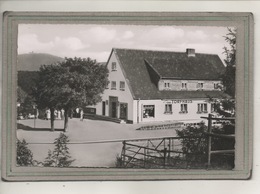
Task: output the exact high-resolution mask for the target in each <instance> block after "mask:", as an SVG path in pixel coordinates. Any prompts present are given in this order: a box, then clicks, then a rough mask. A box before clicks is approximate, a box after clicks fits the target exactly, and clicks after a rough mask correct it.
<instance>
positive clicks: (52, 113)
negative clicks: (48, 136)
mask: <svg viewBox="0 0 260 194" xmlns="http://www.w3.org/2000/svg"><path fill="white" fill-rule="evenodd" d="M50 111H51V131H54V108H50Z"/></svg>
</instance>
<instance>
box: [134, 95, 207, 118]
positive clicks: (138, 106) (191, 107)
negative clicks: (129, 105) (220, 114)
mask: <svg viewBox="0 0 260 194" xmlns="http://www.w3.org/2000/svg"><path fill="white" fill-rule="evenodd" d="M199 103H207V110H208V112H207V113H200V114H198V113H197V111H198V104H199ZM165 104H172V114H165ZM181 104H183V102H181V101H179V100H139V101H138V100H135V101H134V105H133V106H134V114H133V115H134V120H133V122H134V123H137V116H138V115H139V122H140V123H143V122H144V123H145V122H159V121H184V122H200V121H201V120H203V119H201V118H200V117H207V116H208V114H209V113H211V104H210V103H208V101H206V100H204V99H195V100H192V99H187V103H186V104H187V106H188V113H180V111H181ZM144 105H154V106H155V116H154V117H150V118H143V106H144Z"/></svg>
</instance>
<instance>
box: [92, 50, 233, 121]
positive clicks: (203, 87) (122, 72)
mask: <svg viewBox="0 0 260 194" xmlns="http://www.w3.org/2000/svg"><path fill="white" fill-rule="evenodd" d="M106 65H107V68H108V70H109V84H108V86H107V88H106V90H105V91H104V94H103V96H102V102H100V103H98V104H97V105H96V106H94V107H93V108H95V110H94V111H95V112H96V114H98V115H103V116H109V117H113V118H119V119H122V120H125V121H128V122H132V123H144V122H157V121H183V122H190V123H192V122H200V121H201V120H202V119H201V117H202V116H207V115H208V113H211V112H214V111H215V110H214V104H213V103H212V99H222V98H227V97H228V95H226V94H225V93H223V91H221V88H222V87H221V86H222V83H221V79H220V76H221V75H222V74H223V73H224V71H225V66H224V64H223V63H222V61H221V60H220V58H219V56H218V55H213V54H199V53H195V50H194V49H187V50H186V52H183V53H182V52H169V51H150V50H134V49H117V48H114V49H112V51H111V54H110V56H109V59H108V61H107V64H106Z"/></svg>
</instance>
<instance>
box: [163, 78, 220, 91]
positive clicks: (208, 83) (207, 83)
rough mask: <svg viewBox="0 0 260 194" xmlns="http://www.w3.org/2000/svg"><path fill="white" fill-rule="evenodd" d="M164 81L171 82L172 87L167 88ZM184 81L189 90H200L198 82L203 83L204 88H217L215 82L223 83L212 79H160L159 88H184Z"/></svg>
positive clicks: (178, 89)
mask: <svg viewBox="0 0 260 194" xmlns="http://www.w3.org/2000/svg"><path fill="white" fill-rule="evenodd" d="M164 83H170V88H165V86H164ZM182 83H186V84H187V90H192V91H196V90H198V88H197V84H198V83H203V90H210V91H212V90H216V89H214V83H216V84H219V85H220V84H221V81H212V80H203V81H201V80H160V81H159V82H158V88H159V90H177V91H180V90H183V89H182ZM217 90H219V89H217Z"/></svg>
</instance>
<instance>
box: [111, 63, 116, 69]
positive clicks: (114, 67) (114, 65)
mask: <svg viewBox="0 0 260 194" xmlns="http://www.w3.org/2000/svg"><path fill="white" fill-rule="evenodd" d="M112 71H116V62H112Z"/></svg>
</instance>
